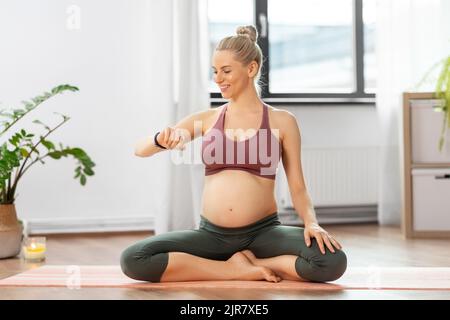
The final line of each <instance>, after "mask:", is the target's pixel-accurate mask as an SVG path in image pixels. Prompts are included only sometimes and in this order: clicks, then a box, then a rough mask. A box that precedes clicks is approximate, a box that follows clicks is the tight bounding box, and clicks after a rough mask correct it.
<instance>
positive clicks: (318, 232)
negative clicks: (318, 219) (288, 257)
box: [304, 223, 342, 254]
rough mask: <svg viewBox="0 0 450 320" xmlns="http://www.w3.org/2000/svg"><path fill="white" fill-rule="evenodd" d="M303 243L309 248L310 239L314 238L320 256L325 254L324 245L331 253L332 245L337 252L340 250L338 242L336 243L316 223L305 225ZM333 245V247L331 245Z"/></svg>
mask: <svg viewBox="0 0 450 320" xmlns="http://www.w3.org/2000/svg"><path fill="white" fill-rule="evenodd" d="M304 235H305V243H306V245H307V246H308V247H309V246H311V239H310V238H311V237H312V238H316V240H317V244H318V245H319V248H320V251H321V252H322V254H325V247H324V243H325V244H326V246H327V247H328V249H330V251H331V252H333V253H334V252H335V251H334V248H333V245H334V246H335V247H336V248H338V249H339V250H341V249H342V246H341V245H340V243H339V242H337V241H336V240H335V239H334V238H333V237H332V236H331V235H330V234H329V233H328V232H327V231H325V230H324V229H323V228H322V227H320V226H319V224H318V223H310V224H305V232H304ZM332 244H333V245H332Z"/></svg>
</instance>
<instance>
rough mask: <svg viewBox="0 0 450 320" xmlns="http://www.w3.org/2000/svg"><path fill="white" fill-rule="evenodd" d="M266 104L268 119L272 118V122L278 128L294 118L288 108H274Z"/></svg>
mask: <svg viewBox="0 0 450 320" xmlns="http://www.w3.org/2000/svg"><path fill="white" fill-rule="evenodd" d="M266 105H267V107H268V110H269V117H270V120H273V122H274V124H276V125H277V126H278V128H281V127H283V126H282V125H283V124H285V123H286V122H290V121H292V120H295V116H294V114H293V113H292V112H290V111H289V110H285V109H279V108H275V107H272V106H271V105H269V104H267V103H266Z"/></svg>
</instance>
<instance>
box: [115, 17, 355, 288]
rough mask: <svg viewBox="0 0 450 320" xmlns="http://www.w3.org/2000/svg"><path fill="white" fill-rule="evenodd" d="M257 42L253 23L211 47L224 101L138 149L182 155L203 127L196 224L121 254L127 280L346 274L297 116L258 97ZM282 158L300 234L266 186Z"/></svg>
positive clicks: (308, 278)
mask: <svg viewBox="0 0 450 320" xmlns="http://www.w3.org/2000/svg"><path fill="white" fill-rule="evenodd" d="M256 40H257V30H256V29H255V28H254V27H253V26H243V27H239V28H238V29H237V34H236V35H234V36H230V37H226V38H224V39H222V40H221V42H220V43H219V44H218V45H217V47H216V49H215V51H214V55H213V69H214V80H215V82H216V83H217V85H218V86H219V87H220V90H221V92H222V96H223V97H224V98H225V99H227V100H228V101H229V102H228V103H226V104H224V105H222V106H220V107H219V108H213V109H208V110H206V111H202V112H198V113H195V114H192V115H190V116H188V117H186V118H184V119H182V120H181V121H180V122H179V123H177V124H176V125H175V126H174V127H167V128H165V129H164V130H162V131H161V132H158V133H156V134H155V135H154V136H153V137H151V138H146V139H145V140H143V141H141V142H140V143H138V145H137V146H136V151H135V152H136V155H138V156H141V157H149V156H152V155H154V154H156V153H157V152H161V151H164V150H170V149H180V150H183V149H184V148H185V144H186V143H188V142H189V141H192V140H193V139H195V138H197V136H199V133H200V130H195V131H194V123H196V124H198V123H201V135H202V160H203V163H204V164H205V184H204V190H203V196H202V212H201V214H200V216H201V220H200V225H199V228H198V229H195V230H179V231H171V232H167V233H164V234H159V235H156V236H152V237H149V238H146V239H143V240H141V241H139V242H137V243H135V244H133V245H131V246H130V247H128V248H126V249H125V250H124V252H123V253H122V256H121V261H120V263H121V267H122V271H123V272H124V274H126V275H127V276H129V277H130V278H133V279H137V280H144V281H151V282H166V281H194V280H266V281H271V282H278V281H280V280H282V279H287V280H298V281H314V282H326V281H334V280H336V279H338V278H339V277H341V276H342V275H343V273H344V272H345V270H346V268H347V258H346V255H345V253H344V252H343V251H342V247H341V245H340V244H339V242H338V241H337V240H336V239H335V238H334V237H333V236H332V235H331V234H329V233H328V232H327V231H325V230H324V229H323V228H322V227H320V226H319V224H318V223H317V220H316V217H315V213H314V209H313V206H312V203H311V198H310V197H309V194H308V191H307V190H306V186H305V181H304V178H303V173H302V166H301V156H300V151H301V141H300V140H301V138H300V129H299V127H298V125H297V121H296V118H295V117H294V116H293V115H292V114H291V113H290V112H288V111H285V110H281V109H276V108H273V107H271V106H269V105H267V104H266V103H264V102H263V101H262V100H261V98H260V88H259V87H258V81H259V78H260V72H261V65H262V52H261V49H260V48H259V46H258V44H257V43H256ZM280 159H282V163H283V167H284V170H285V172H286V177H287V180H288V184H289V190H290V194H291V198H292V201H293V204H294V207H295V210H296V211H297V212H298V213H299V215H300V217H301V218H302V220H303V222H304V228H302V227H295V226H285V225H282V224H281V223H280V221H279V219H278V215H277V206H276V201H275V195H274V187H275V175H276V173H277V167H278V161H279V160H280ZM186 187H188V186H186Z"/></svg>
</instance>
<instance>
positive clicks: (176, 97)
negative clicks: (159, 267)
mask: <svg viewBox="0 0 450 320" xmlns="http://www.w3.org/2000/svg"><path fill="white" fill-rule="evenodd" d="M164 1H167V0H164ZM165 8H166V9H167V12H161V15H163V16H166V17H167V19H170V21H171V23H170V25H171V27H172V30H164V29H163V30H159V32H165V33H167V34H168V36H169V34H170V36H171V40H172V41H171V43H170V44H169V46H172V54H171V55H169V56H167V59H170V60H171V63H169V65H171V66H172V68H173V69H172V70H168V72H171V76H172V81H171V82H170V88H167V89H168V90H169V91H170V92H171V95H172V97H173V104H172V105H170V106H169V107H170V108H171V109H170V119H171V121H170V124H169V125H175V124H176V123H177V122H178V121H179V120H181V119H182V118H184V117H186V116H188V115H190V114H192V113H194V112H198V111H200V110H206V109H208V108H209V107H210V100H209V88H208V79H209V78H208V77H209V73H208V70H209V66H210V64H211V62H210V53H209V37H208V32H207V30H208V15H207V0H189V1H186V0H171V5H169V6H166V7H165ZM164 46H168V44H164ZM164 63H167V61H165V62H164ZM199 144H201V141H200V139H196V140H194V141H193V142H191V143H190V144H189V145H188V146H187V148H186V150H184V151H183V153H186V154H188V155H190V156H189V157H188V158H189V163H188V162H183V163H181V164H177V163H176V161H174V159H179V158H177V157H176V154H174V153H176V152H179V151H177V150H171V151H169V152H170V153H171V154H170V157H168V158H170V159H169V160H168V161H167V166H168V170H169V180H168V183H167V184H164V185H165V186H167V188H166V190H165V191H164V192H163V194H164V201H163V209H162V210H161V211H160V212H158V213H157V215H156V217H155V234H160V233H164V232H167V231H172V230H183V229H191V228H194V227H196V226H198V223H199V220H200V219H199V218H200V210H201V207H200V206H201V192H202V189H203V178H204V177H203V176H204V166H203V164H202V163H201V162H200V161H199V158H198V157H199V156H200V153H199V154H196V153H198V152H197V151H198V150H199ZM166 152H167V151H166ZM184 159H185V158H184Z"/></svg>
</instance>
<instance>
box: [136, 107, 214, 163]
mask: <svg viewBox="0 0 450 320" xmlns="http://www.w3.org/2000/svg"><path fill="white" fill-rule="evenodd" d="M211 110H213V109H208V110H204V111H199V112H196V113H193V114H191V115H189V116H187V117H185V118H183V119H182V120H180V121H179V122H178V123H177V124H176V125H175V126H169V127H166V128H165V129H163V130H161V131H160V134H158V137H157V140H158V143H159V144H160V145H162V146H164V147H166V148H167V149H162V148H160V147H158V146H156V145H155V143H154V141H153V137H154V135H152V136H148V137H146V138H144V139H142V140H140V141H138V143H137V144H136V145H135V149H134V154H135V155H136V156H138V157H151V156H152V155H154V154H156V153H158V152H161V151H164V150H170V149H173V148H175V147H181V146H184V145H185V144H187V143H189V142H191V141H193V140H194V139H196V138H197V137H199V136H201V135H203V122H204V120H205V119H206V117H208V116H209V115H210V113H211ZM156 132H157V131H155V133H156ZM179 137H182V140H181V141H180V140H177V139H178V138H179ZM177 142H178V143H177Z"/></svg>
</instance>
